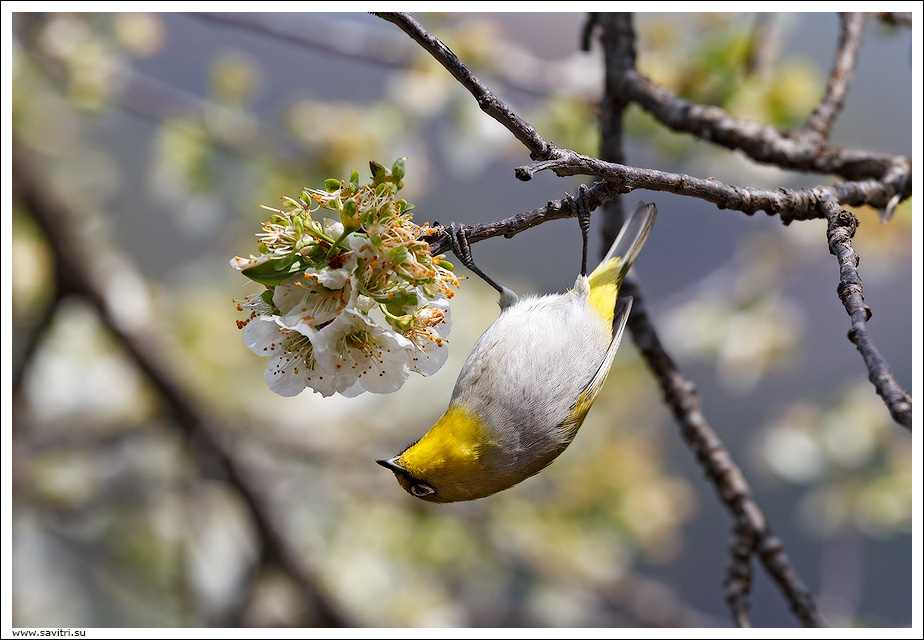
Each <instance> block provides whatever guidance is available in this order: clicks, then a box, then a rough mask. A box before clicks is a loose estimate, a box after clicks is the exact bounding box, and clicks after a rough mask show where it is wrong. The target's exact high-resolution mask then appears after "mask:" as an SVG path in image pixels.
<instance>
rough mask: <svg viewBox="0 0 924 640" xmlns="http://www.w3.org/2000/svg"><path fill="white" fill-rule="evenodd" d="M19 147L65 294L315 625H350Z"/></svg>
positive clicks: (21, 179)
mask: <svg viewBox="0 0 924 640" xmlns="http://www.w3.org/2000/svg"><path fill="white" fill-rule="evenodd" d="M24 154H25V152H24V150H23V148H22V147H21V146H20V145H16V144H14V147H13V181H14V183H15V184H16V186H17V196H18V197H19V198H20V199H21V202H22V203H23V205H24V206H25V208H26V209H27V210H28V212H29V213H30V214H31V215H32V216H33V218H34V219H35V221H36V223H37V224H38V225H39V227H40V228H41V229H42V231H43V232H44V233H45V236H46V238H47V239H48V243H49V245H50V246H51V251H52V254H53V255H54V257H55V260H56V263H57V264H56V270H55V273H56V276H57V280H58V286H59V288H60V290H61V291H62V292H65V293H70V294H73V295H78V296H80V297H81V298H83V299H85V300H86V301H87V302H89V303H90V304H91V305H92V306H93V307H94V308H95V309H96V311H97V313H98V314H99V316H100V318H101V320H102V321H103V322H104V323H105V325H106V326H107V327H108V328H109V330H110V331H111V332H112V333H113V335H114V336H115V337H116V338H117V339H118V340H119V341H120V343H121V344H122V346H123V348H124V349H125V350H126V352H127V353H128V355H129V356H130V358H131V359H132V361H133V362H134V363H135V365H136V366H137V367H138V369H139V370H140V371H141V372H142V373H143V374H144V375H145V376H146V377H147V379H148V381H149V382H150V383H151V384H152V385H153V387H154V388H155V389H156V390H157V392H158V393H159V395H160V397H161V398H162V399H163V400H164V401H165V402H166V403H167V404H168V405H169V406H170V408H171V409H172V411H173V414H174V416H175V418H176V421H175V424H176V425H177V426H178V427H180V428H181V429H182V430H183V431H184V432H185V433H186V434H187V435H188V436H189V437H190V438H191V440H192V441H193V442H194V443H195V444H196V445H197V447H198V448H199V450H201V461H202V464H206V463H207V462H211V463H213V464H217V465H218V468H219V469H220V470H221V471H222V472H223V473H222V475H224V476H225V478H226V480H227V481H228V483H229V484H230V485H231V486H232V487H234V488H235V490H236V491H237V492H238V493H239V494H240V496H241V498H242V499H243V501H244V504H245V505H246V507H247V509H248V510H249V511H250V513H251V515H252V517H253V520H254V523H255V525H256V528H257V531H258V535H259V537H260V540H261V542H262V551H263V556H264V561H267V562H273V563H275V564H277V565H278V566H280V567H281V568H282V569H283V570H284V571H285V572H286V573H288V574H289V575H290V576H291V577H292V578H293V580H294V581H295V582H296V584H298V585H299V587H300V588H301V589H302V591H303V593H304V595H305V597H306V599H307V600H308V601H309V602H310V603H311V604H312V605H313V607H314V609H315V613H316V623H317V624H319V626H349V624H350V623H349V621H348V619H347V618H346V617H345V615H344V614H343V613H342V612H340V611H339V610H338V607H336V606H335V605H334V603H333V602H332V601H331V600H330V598H329V596H327V594H325V593H324V591H323V590H322V589H321V587H320V586H319V585H318V583H317V581H316V579H315V578H314V577H313V576H311V575H310V573H309V572H308V570H307V569H306V568H305V567H304V566H303V558H302V557H301V555H302V554H300V553H299V552H298V551H297V550H296V549H295V547H294V546H293V545H292V543H291V542H290V541H289V539H288V538H287V537H286V535H285V534H284V533H283V527H282V526H281V525H280V524H279V522H278V517H277V515H276V513H275V512H274V510H273V509H272V507H271V501H270V499H269V496H268V491H267V490H266V489H265V488H264V486H263V485H262V483H261V482H259V481H258V479H257V478H256V474H254V473H252V472H251V471H250V470H249V469H248V467H247V466H246V465H245V464H244V463H243V461H241V460H239V459H238V458H237V457H236V456H235V455H234V453H233V446H232V444H231V443H230V442H229V437H228V433H229V430H228V429H227V428H225V427H223V426H222V425H220V424H218V422H217V421H216V420H214V419H213V418H212V417H211V416H209V415H208V414H207V413H206V412H205V411H204V410H203V409H202V408H201V407H200V406H199V405H198V404H197V403H196V402H195V401H194V400H193V398H191V397H190V396H189V395H188V394H187V393H186V392H185V390H184V389H183V387H182V385H181V383H180V382H179V381H178V380H177V378H176V377H175V376H174V375H173V374H172V373H171V372H170V370H169V368H168V367H167V366H166V364H165V363H164V362H163V361H162V357H161V354H162V353H163V351H162V349H160V348H159V347H158V346H157V345H156V342H155V339H154V337H153V333H152V332H150V331H149V330H148V329H147V328H146V327H142V328H136V327H130V326H127V325H126V323H125V322H122V321H120V320H119V317H118V314H117V309H116V306H115V304H116V302H115V301H114V300H113V299H112V297H111V295H108V294H107V292H106V287H105V280H104V279H103V278H101V277H99V276H98V274H99V273H101V272H102V271H101V269H100V267H99V266H98V265H96V264H95V263H94V257H93V254H92V252H90V251H88V250H86V249H85V248H84V247H83V246H82V244H81V242H80V240H79V236H78V234H77V233H76V232H75V231H74V229H73V227H74V222H73V218H74V216H75V214H74V212H73V211H72V210H71V208H70V207H69V206H68V205H67V204H65V203H64V202H62V201H60V200H58V199H57V198H56V197H54V196H53V195H51V194H50V193H49V191H48V189H47V188H46V187H45V185H44V184H43V183H42V182H41V179H40V178H39V177H38V175H37V173H36V172H35V170H34V169H33V168H32V166H31V162H30V161H29V160H27V159H26V158H25V157H24Z"/></svg>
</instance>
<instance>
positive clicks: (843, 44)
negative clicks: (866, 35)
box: [805, 13, 869, 140]
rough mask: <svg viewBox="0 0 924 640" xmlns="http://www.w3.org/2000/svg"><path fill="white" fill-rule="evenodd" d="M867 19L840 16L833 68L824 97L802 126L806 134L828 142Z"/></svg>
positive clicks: (853, 66) (855, 63)
mask: <svg viewBox="0 0 924 640" xmlns="http://www.w3.org/2000/svg"><path fill="white" fill-rule="evenodd" d="M868 18H869V14H867V13H844V14H841V38H840V43H839V45H838V50H837V55H836V56H835V59H834V68H833V69H832V70H831V75H829V76H828V86H827V87H826V88H825V95H824V98H823V99H822V100H821V102H820V103H819V105H818V106H817V107H816V108H815V112H814V113H813V114H812V116H811V117H810V118H809V121H808V122H807V123H806V124H805V131H808V132H812V133H814V134H816V135H817V136H818V137H819V138H820V139H822V140H827V139H828V134H829V133H830V132H831V125H832V124H833V123H834V119H835V118H837V115H838V114H839V113H840V112H841V109H842V108H843V107H844V100H845V99H846V98H847V90H848V89H849V88H850V82H851V80H853V71H854V69H855V68H856V66H857V56H859V54H860V46H861V45H862V44H863V30H864V29H865V28H866V22H867V20H868Z"/></svg>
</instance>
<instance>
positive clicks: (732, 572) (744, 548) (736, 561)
mask: <svg viewBox="0 0 924 640" xmlns="http://www.w3.org/2000/svg"><path fill="white" fill-rule="evenodd" d="M734 533H735V535H734V538H733V540H732V544H731V547H730V548H729V551H730V552H731V559H730V561H729V563H728V569H727V570H726V572H725V581H724V582H723V583H722V586H723V587H724V589H725V601H726V602H727V603H728V607H729V608H730V609H731V613H732V619H733V620H734V621H735V625H736V626H738V627H742V628H744V627H750V626H751V616H750V608H751V603H750V594H751V585H752V580H753V578H754V570H753V568H752V566H751V557H752V556H753V555H754V536H753V535H752V533H751V530H750V529H749V528H748V527H742V526H737V527H735V532H734Z"/></svg>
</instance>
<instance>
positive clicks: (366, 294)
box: [231, 159, 459, 397]
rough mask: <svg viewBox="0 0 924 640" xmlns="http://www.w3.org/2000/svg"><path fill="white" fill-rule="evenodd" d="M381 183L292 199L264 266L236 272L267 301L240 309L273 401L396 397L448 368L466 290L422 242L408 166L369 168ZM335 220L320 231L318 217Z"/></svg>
mask: <svg viewBox="0 0 924 640" xmlns="http://www.w3.org/2000/svg"><path fill="white" fill-rule="evenodd" d="M370 166H371V168H372V174H373V177H372V182H371V183H370V184H365V185H362V186H360V185H359V184H358V183H359V173H358V172H357V171H356V170H354V171H353V175H352V176H351V179H350V181H349V182H342V181H339V180H335V179H329V180H327V181H325V188H324V190H316V189H304V190H303V191H302V194H301V197H300V198H299V199H298V200H295V199H293V198H289V197H284V198H283V203H284V204H283V207H282V209H269V208H268V207H264V208H267V209H269V210H270V211H273V212H274V213H273V215H272V216H271V217H270V219H269V221H267V222H264V223H263V230H262V232H261V233H258V234H257V238H258V240H259V255H256V256H254V255H251V256H250V257H248V258H240V257H235V258H234V259H232V260H231V266H232V267H234V268H235V269H238V270H239V271H240V272H241V273H242V274H243V275H245V276H247V277H248V278H249V279H250V280H252V281H254V282H256V283H259V284H261V285H263V287H264V288H263V289H262V290H261V291H259V292H257V293H254V294H252V295H249V296H247V298H246V299H245V300H243V301H239V302H238V303H237V304H238V309H240V310H241V311H246V312H248V316H247V318H246V319H245V320H242V321H238V327H239V328H242V329H243V334H244V343H245V344H246V345H247V346H248V347H249V348H250V349H251V350H253V352H254V353H256V354H257V355H260V356H266V357H269V363H268V365H267V368H266V372H265V373H264V377H265V378H266V382H267V384H268V385H269V387H270V389H272V390H273V391H274V392H276V393H278V394H279V395H282V396H294V395H297V394H298V393H300V392H301V391H302V390H303V389H305V387H310V388H311V389H313V390H314V391H317V392H318V393H320V394H321V395H323V396H330V395H332V394H334V393H341V394H343V395H344V396H348V397H352V396H356V395H359V394H360V393H363V392H364V391H371V392H373V393H391V392H393V391H396V390H398V389H399V388H400V387H401V386H402V385H403V384H404V381H405V380H406V379H407V378H408V376H409V374H410V373H411V372H412V371H413V372H415V373H419V374H421V375H424V376H428V375H430V374H432V373H434V372H436V371H437V370H438V369H439V368H440V367H441V366H443V363H444V362H445V361H446V358H447V356H448V346H447V342H448V341H447V335H448V333H449V329H450V327H451V321H450V316H449V302H448V298H451V297H452V296H453V294H454V291H453V289H452V287H453V286H454V287H458V286H459V281H458V279H457V277H456V276H455V275H453V273H452V265H451V264H450V263H448V262H445V261H444V260H443V256H435V257H433V256H431V255H430V247H429V245H428V244H427V243H426V242H425V241H424V240H422V239H421V238H422V237H423V236H425V235H426V234H427V231H428V228H427V226H426V225H424V226H423V227H421V226H418V225H416V224H415V223H414V222H412V220H411V214H410V210H411V209H412V208H413V205H410V204H408V203H407V202H405V201H404V200H401V199H396V197H395V196H396V194H397V192H398V190H399V189H400V188H401V186H402V178H403V176H404V160H403V159H399V160H398V161H397V162H395V164H394V165H393V166H392V169H391V172H389V171H388V170H387V169H386V168H385V167H383V166H382V165H380V164H378V163H374V162H373V163H370ZM320 209H324V210H328V211H332V212H336V213H337V214H338V215H339V221H338V220H336V219H331V218H324V219H323V220H322V221H321V222H318V221H316V220H314V219H313V218H312V213H313V212H315V211H318V210H320Z"/></svg>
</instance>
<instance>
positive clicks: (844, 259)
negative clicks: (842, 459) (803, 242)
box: [822, 198, 911, 431]
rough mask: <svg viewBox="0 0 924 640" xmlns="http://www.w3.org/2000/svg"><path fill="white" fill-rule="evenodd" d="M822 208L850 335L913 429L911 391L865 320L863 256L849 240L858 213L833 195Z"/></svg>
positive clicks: (879, 389)
mask: <svg viewBox="0 0 924 640" xmlns="http://www.w3.org/2000/svg"><path fill="white" fill-rule="evenodd" d="M822 208H823V210H824V212H825V215H826V216H827V219H828V232H827V236H828V250H829V251H830V252H831V254H832V255H834V256H835V257H836V258H837V262H838V265H839V266H840V282H839V283H838V285H837V295H838V297H839V298H840V299H841V302H842V303H843V304H844V308H845V309H846V310H847V315H849V316H850V325H851V328H850V331H849V332H848V333H847V337H848V338H849V339H850V341H851V342H852V343H854V345H856V347H857V350H858V351H859V352H860V355H862V356H863V361H864V362H865V363H866V368H867V370H868V371H869V381H870V382H871V383H873V386H874V387H875V388H876V393H878V394H879V396H880V397H881V398H882V400H883V402H885V404H886V407H888V409H889V413H890V414H891V415H892V419H893V420H895V422H897V423H898V424H900V425H903V426H905V427H906V428H907V429H908V430H909V431H910V430H911V395H910V394H909V393H908V392H906V391H905V390H904V389H902V388H901V386H900V385H899V384H898V382H897V381H896V380H895V375H894V374H893V373H892V369H891V368H890V367H889V364H888V363H887V362H886V361H885V359H884V358H883V357H882V355H881V354H880V353H879V350H878V349H876V347H875V346H874V345H873V341H872V340H871V339H870V337H869V332H868V331H867V329H866V321H867V320H869V319H870V317H871V316H872V312H871V311H870V308H869V307H868V306H866V302H865V301H864V300H863V282H862V281H861V280H860V273H859V271H858V270H857V266H858V265H859V264H860V258H859V256H857V254H856V252H855V251H854V250H853V245H852V244H851V242H850V240H851V238H853V236H854V234H855V233H856V231H857V227H858V226H859V224H860V221H859V220H857V217H856V216H855V215H853V214H852V213H850V212H849V211H845V210H844V209H842V208H841V207H840V206H839V205H838V204H837V202H836V201H835V200H833V199H832V198H825V199H823V200H822Z"/></svg>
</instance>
